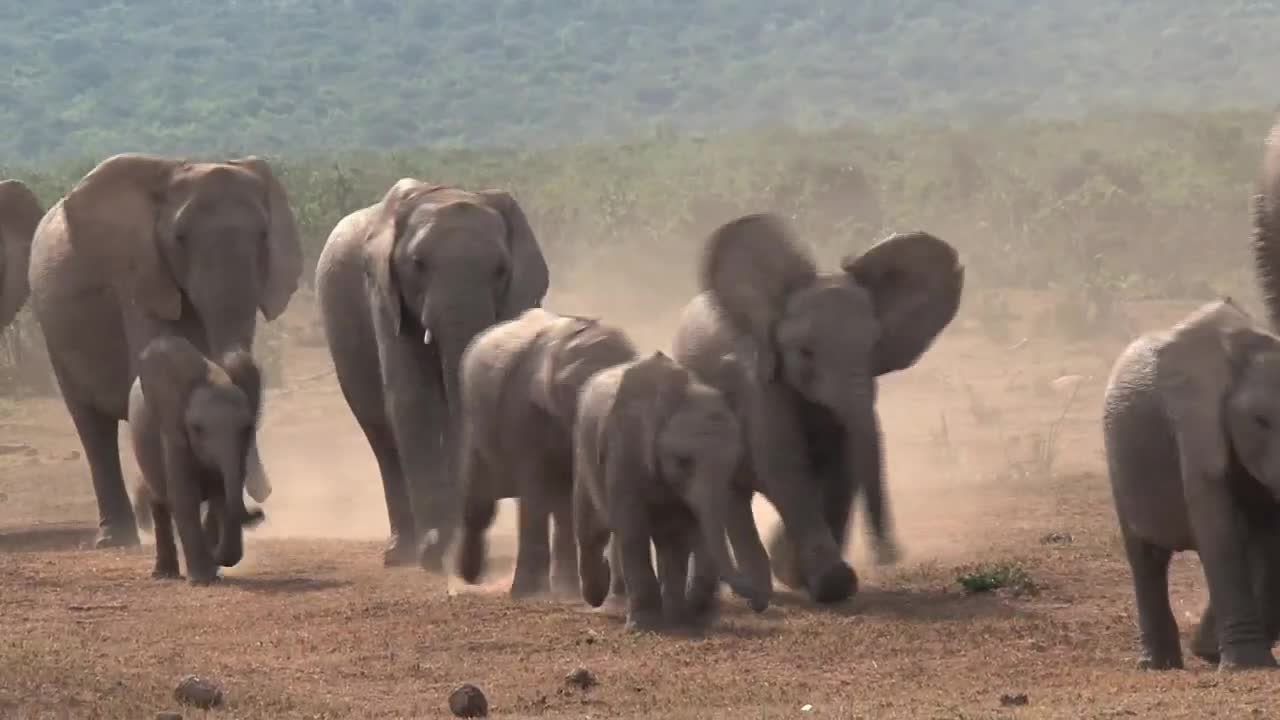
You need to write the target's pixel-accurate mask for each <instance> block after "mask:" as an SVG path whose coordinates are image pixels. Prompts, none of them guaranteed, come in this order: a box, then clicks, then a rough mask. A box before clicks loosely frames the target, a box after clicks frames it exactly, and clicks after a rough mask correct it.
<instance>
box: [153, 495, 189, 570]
mask: <svg viewBox="0 0 1280 720" xmlns="http://www.w3.org/2000/svg"><path fill="white" fill-rule="evenodd" d="M150 510H151V522H152V526H153V528H154V532H155V535H156V565H155V569H153V570H152V571H151V577H153V578H157V579H163V580H172V579H176V578H180V577H182V573H181V572H179V569H178V546H177V544H175V543H174V539H173V517H172V515H171V514H170V513H169V508H168V507H166V506H165V505H164V504H162V503H151V508H150Z"/></svg>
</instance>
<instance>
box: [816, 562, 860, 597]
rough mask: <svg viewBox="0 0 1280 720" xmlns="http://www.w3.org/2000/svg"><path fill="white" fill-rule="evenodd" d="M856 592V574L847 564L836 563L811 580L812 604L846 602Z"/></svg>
mask: <svg viewBox="0 0 1280 720" xmlns="http://www.w3.org/2000/svg"><path fill="white" fill-rule="evenodd" d="M856 592H858V574H857V573H855V572H854V571H853V568H851V567H849V564H848V563H844V562H841V563H837V564H836V565H832V566H831V567H829V568H827V569H826V570H825V571H823V572H822V573H820V574H818V575H817V576H816V577H814V578H813V582H812V584H811V585H810V595H812V597H813V600H814V602H818V603H824V604H825V603H836V602H842V601H844V600H848V599H849V598H851V597H853V595H854V593H856Z"/></svg>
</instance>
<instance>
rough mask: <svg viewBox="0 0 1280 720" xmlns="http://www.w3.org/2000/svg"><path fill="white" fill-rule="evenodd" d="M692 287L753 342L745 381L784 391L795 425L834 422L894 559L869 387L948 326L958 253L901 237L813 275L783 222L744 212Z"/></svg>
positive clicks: (882, 546)
mask: <svg viewBox="0 0 1280 720" xmlns="http://www.w3.org/2000/svg"><path fill="white" fill-rule="evenodd" d="M701 284H702V287H703V289H704V290H705V291H707V292H708V293H709V295H710V297H711V300H712V301H713V303H714V304H715V305H716V306H717V307H718V308H719V309H720V311H721V312H722V313H723V315H724V317H725V319H726V320H727V322H728V323H729V324H730V325H731V326H732V327H734V328H735V329H736V331H738V332H739V333H742V334H744V335H746V336H747V337H749V338H750V339H751V340H752V345H753V346H754V348H755V353H756V355H755V358H754V362H753V363H749V366H750V367H751V372H752V373H753V374H754V377H752V378H751V382H753V383H754V384H756V385H766V386H767V385H773V386H782V387H784V388H786V389H787V390H788V393H787V395H788V396H789V397H796V398H798V400H797V402H796V403H795V404H796V405H804V406H807V408H808V409H806V410H804V411H803V412H801V416H802V417H808V416H811V415H818V414H822V415H825V416H827V417H829V418H831V419H833V420H834V423H830V425H831V426H833V427H838V428H839V431H838V432H839V434H840V435H842V437H841V438H839V439H838V442H840V443H841V444H842V447H843V448H844V453H845V456H846V457H848V458H851V461H849V462H846V463H845V464H844V467H845V468H846V469H845V472H846V473H847V474H848V477H847V479H846V482H847V483H848V484H849V487H851V488H853V491H854V493H855V494H856V493H857V492H858V490H859V489H866V490H867V492H868V505H869V506H870V515H871V519H872V530H873V534H874V539H875V540H876V541H877V543H878V550H880V551H881V553H882V558H883V557H884V556H886V555H888V556H891V555H892V553H893V543H892V541H891V540H889V535H890V533H889V531H888V530H887V529H886V528H885V524H884V523H883V522H881V507H880V502H881V497H880V491H879V490H880V483H881V467H880V466H881V462H880V431H879V421H878V418H877V414H876V410H875V401H876V378H877V377H879V376H880V375H884V374H886V373H890V372H893V371H895V370H902V369H904V368H908V367H910V366H911V365H913V364H914V363H915V362H916V361H917V360H918V359H919V358H920V356H921V355H922V354H923V353H924V352H925V350H927V349H928V347H929V346H930V344H932V342H933V340H934V338H936V337H937V335H938V334H939V333H940V332H941V331H942V330H943V328H945V327H946V326H947V325H948V324H949V323H950V322H951V320H952V319H953V318H954V317H955V314H956V311H957V309H958V307H959V302H960V296H961V291H962V288H963V284H964V267H963V266H962V265H961V264H960V262H959V260H958V256H957V253H956V251H955V249H954V248H953V247H952V246H951V245H949V244H948V243H946V242H944V241H942V240H940V239H938V238H937V237H934V236H933V235H930V234H928V233H925V232H920V231H917V232H909V233H899V234H895V235H892V236H891V237H889V238H886V239H884V240H881V241H880V242H878V243H876V244H875V245H873V246H872V247H871V248H869V249H868V250H867V251H866V252H864V253H862V254H861V255H850V256H847V257H846V258H845V259H844V260H843V261H842V262H841V263H840V272H836V273H820V272H819V270H818V268H817V264H816V262H815V260H814V259H813V257H812V256H811V255H810V254H809V253H808V252H807V251H806V250H805V248H803V247H802V246H801V245H800V244H799V243H798V242H797V241H796V240H795V239H793V237H792V236H791V233H790V230H789V228H787V227H786V225H785V224H784V223H783V221H782V220H781V219H780V218H778V217H777V216H774V215H771V214H753V215H747V216H744V217H741V218H738V219H736V220H733V221H730V222H728V223H726V224H725V225H723V226H721V227H720V228H719V229H717V230H716V231H715V232H714V233H713V234H712V236H711V237H710V239H709V241H708V242H707V244H706V247H705V251H704V256H703V258H702V263H701ZM802 417H798V418H797V422H805V420H803V419H802ZM766 482H767V480H766ZM813 490H814V489H813V488H790V489H787V488H784V489H780V490H779V492H793V493H794V492H812V491H813ZM886 517H887V514H886ZM841 532H843V529H841Z"/></svg>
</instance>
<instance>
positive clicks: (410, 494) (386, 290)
mask: <svg viewBox="0 0 1280 720" xmlns="http://www.w3.org/2000/svg"><path fill="white" fill-rule="evenodd" d="M547 282H548V273H547V265H546V261H545V260H544V259H543V257H542V251H541V249H540V248H539V246H538V242H537V239H536V238H535V237H534V235H533V231H532V230H531V229H530V227H529V223H528V221H527V220H526V219H525V216H524V212H523V211H522V210H521V209H520V206H519V205H518V204H517V203H516V201H515V199H514V198H512V197H511V195H509V194H508V193H506V192H504V191H501V190H482V191H478V192H469V191H465V190H460V189H457V188H451V187H444V186H439V185H428V184H426V183H423V182H420V181H418V180H414V179H411V178H405V179H402V180H399V181H398V182H396V184H395V185H393V186H392V187H391V189H389V190H388V191H387V193H386V195H385V196H384V197H383V198H382V200H380V201H379V202H377V203H376V204H374V205H371V206H369V207H367V208H364V209H362V210H357V211H355V212H353V213H351V214H350V215H348V216H346V217H345V218H343V219H342V220H341V221H339V222H338V224H337V226H336V227H334V229H333V232H332V233H330V235H329V239H328V241H327V242H326V243H325V246H324V250H323V251H322V252H321V253H320V259H319V262H318V264H317V266H316V292H317V295H318V298H319V302H320V313H321V315H322V317H323V318H324V325H325V335H326V337H327V339H328V343H329V352H330V354H331V355H332V357H333V362H334V366H335V368H336V370H337V376H338V384H339V386H340V387H341V388H342V394H343V397H345V398H346V401H347V405H348V406H349V407H350V408H351V412H352V414H353V415H355V418H356V421H357V422H358V423H359V424H360V427H361V429H362V430H363V431H364V434H365V437H366V438H367V439H368V441H369V446H370V448H371V449H372V450H373V454H374V458H375V459H376V460H377V463H378V470H379V473H380V474H381V476H382V488H383V493H384V497H385V500H386V504H387V515H388V519H389V521H390V525H391V540H390V542H389V544H388V546H387V548H386V550H385V552H384V554H383V562H384V564H385V565H388V566H393V565H404V564H411V563H413V562H415V561H416V562H418V563H420V564H421V565H422V567H424V568H426V569H428V570H432V571H437V572H438V571H443V569H444V557H443V556H444V551H445V550H446V549H447V548H448V546H449V544H450V541H451V539H452V535H453V532H454V530H455V528H456V527H457V522H458V518H457V516H458V514H459V507H460V505H459V502H458V493H457V488H456V484H455V475H454V472H453V470H452V468H454V467H456V462H455V458H454V456H453V455H454V453H456V451H457V447H456V446H457V440H458V436H459V431H460V429H461V415H460V407H461V397H460V393H459V387H458V385H459V371H460V367H461V363H462V353H463V350H465V349H466V347H467V344H468V343H470V342H471V340H472V338H474V337H475V336H476V335H477V334H478V333H480V332H481V331H482V330H484V329H486V328H488V327H489V326H490V325H493V324H494V323H497V322H501V321H503V320H510V319H512V318H514V317H516V316H517V315H519V314H520V313H522V312H524V311H525V310H527V309H529V308H531V307H537V306H538V305H540V304H541V302H542V297H543V295H545V294H546V291H547Z"/></svg>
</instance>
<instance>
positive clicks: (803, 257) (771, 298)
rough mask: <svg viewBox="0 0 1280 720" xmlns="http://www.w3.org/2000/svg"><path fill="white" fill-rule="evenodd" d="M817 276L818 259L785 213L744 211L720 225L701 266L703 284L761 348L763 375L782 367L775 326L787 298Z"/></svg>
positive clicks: (735, 324) (729, 317) (759, 360)
mask: <svg viewBox="0 0 1280 720" xmlns="http://www.w3.org/2000/svg"><path fill="white" fill-rule="evenodd" d="M816 279H817V264H816V263H815V262H814V259H813V256H812V254H811V253H809V251H808V250H807V249H806V248H805V247H804V246H802V245H801V244H800V243H799V242H797V241H796V240H795V238H794V237H793V236H792V233H791V230H790V228H788V227H787V225H786V223H785V222H784V221H783V220H782V218H780V217H778V216H777V215H773V214H770V213H757V214H752V215H744V216H743V217H740V218H737V219H735V220H731V221H729V222H727V223H725V224H724V225H721V226H720V227H719V228H717V229H716V230H715V231H714V232H712V234H711V236H710V237H709V238H708V239H707V242H706V245H705V246H704V248H703V253H702V259H701V262H700V267H699V281H700V283H701V286H702V289H703V290H704V291H706V292H707V293H709V294H710V296H711V298H712V300H713V301H714V304H715V305H716V306H717V307H718V308H719V309H720V310H721V311H722V312H723V313H724V315H725V318H726V319H727V320H728V322H729V324H730V325H732V326H733V327H734V328H735V329H736V330H737V331H738V332H741V333H744V334H746V335H748V336H750V337H751V338H752V339H753V340H754V341H755V345H756V348H757V352H758V353H759V355H758V358H757V363H758V366H759V372H760V374H761V377H762V378H765V379H771V378H773V377H774V376H775V375H776V372H777V360H776V356H777V353H776V352H775V351H774V349H773V346H774V343H773V328H774V326H775V325H776V324H777V322H778V319H779V318H780V317H781V316H782V312H783V308H784V307H785V305H786V302H787V298H788V297H789V296H790V295H791V294H792V293H793V292H795V291H796V290H798V289H800V288H802V287H805V286H806V285H809V284H811V283H813V282H814V281H815V280H816Z"/></svg>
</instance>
